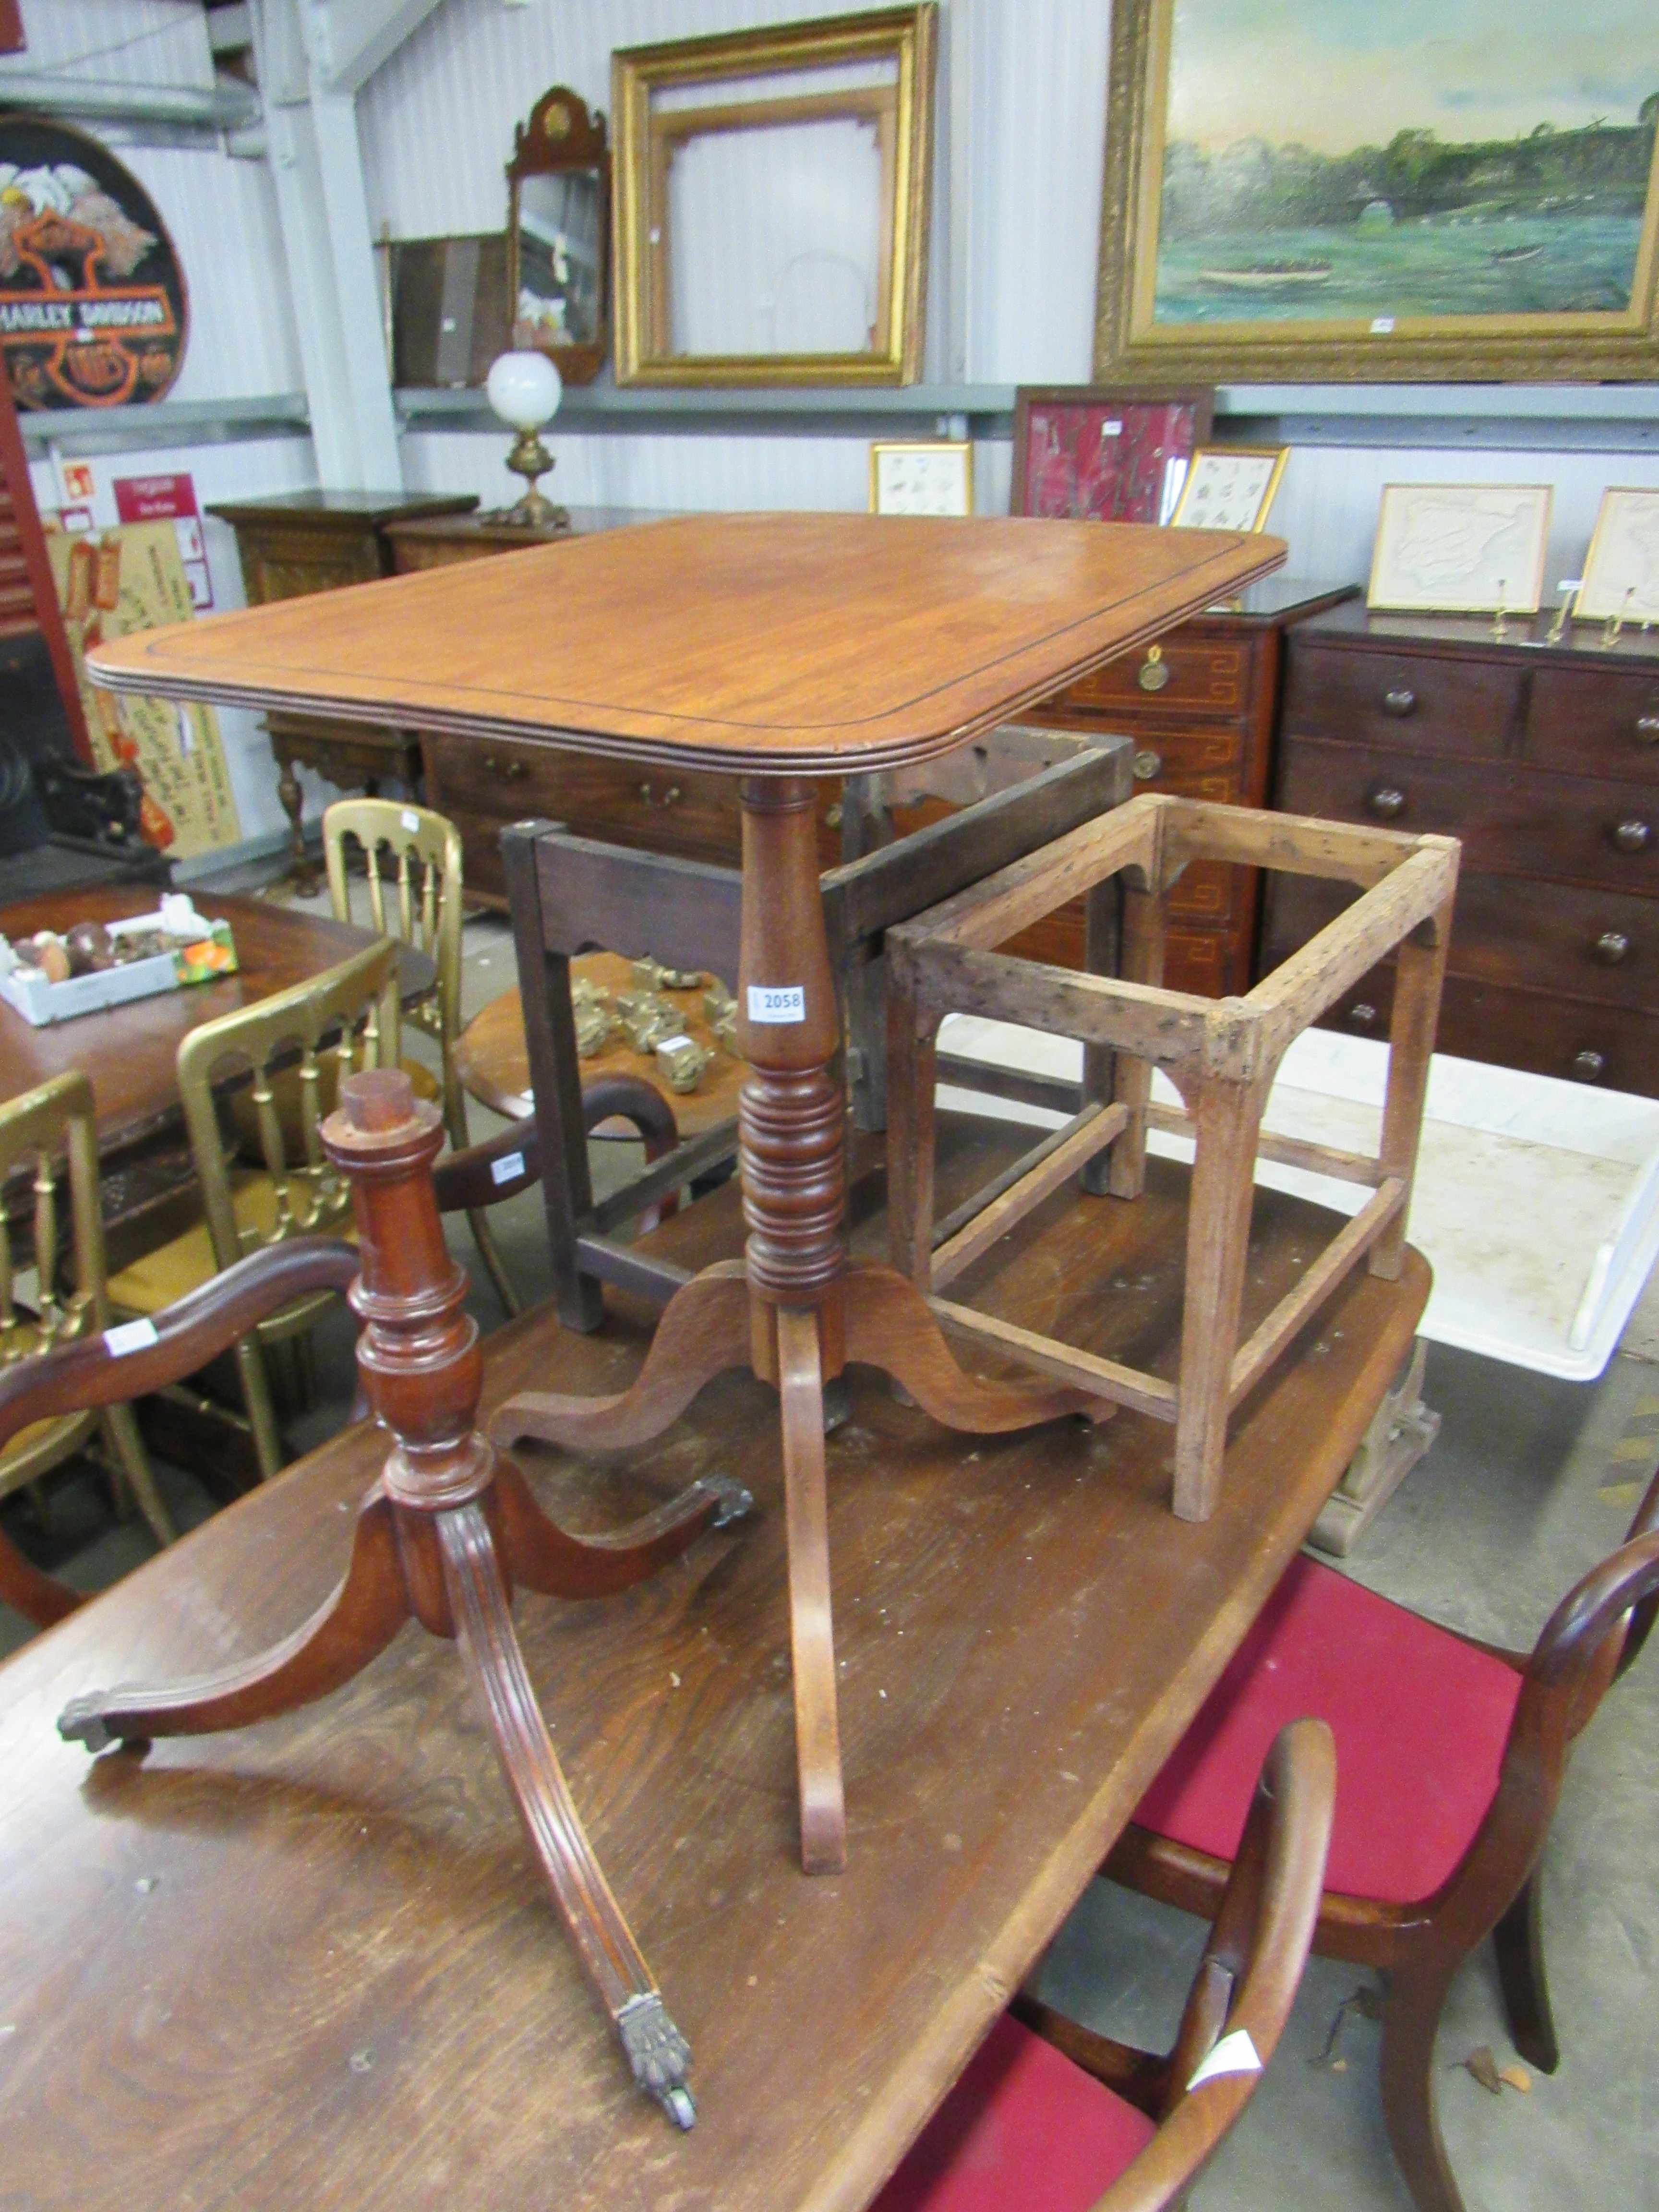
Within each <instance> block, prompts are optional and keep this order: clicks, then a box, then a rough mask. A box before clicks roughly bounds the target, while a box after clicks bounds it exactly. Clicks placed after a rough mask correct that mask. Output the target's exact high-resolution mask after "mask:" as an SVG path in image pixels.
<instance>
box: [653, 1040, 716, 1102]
mask: <svg viewBox="0 0 1659 2212" xmlns="http://www.w3.org/2000/svg"><path fill="white" fill-rule="evenodd" d="M713 1058H714V1054H712V1053H710V1052H708V1051H707V1050H705V1048H703V1047H702V1045H700V1044H698V1043H697V1042H696V1040H695V1039H694V1038H692V1037H689V1036H672V1037H664V1038H663V1039H661V1041H660V1042H659V1044H658V1046H657V1066H658V1067H659V1069H660V1071H661V1073H662V1075H663V1078H664V1079H665V1082H666V1083H667V1085H668V1087H669V1089H670V1090H671V1091H695V1090H696V1087H697V1084H698V1081H699V1079H701V1077H702V1072H703V1070H704V1068H705V1067H707V1066H708V1063H709V1061H710V1060H712V1059H713Z"/></svg>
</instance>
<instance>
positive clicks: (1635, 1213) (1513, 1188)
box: [939, 1015, 1659, 1383]
mask: <svg viewBox="0 0 1659 2212" xmlns="http://www.w3.org/2000/svg"><path fill="white" fill-rule="evenodd" d="M940 1044H941V1047H942V1048H944V1049H945V1050H947V1051H950V1052H952V1053H957V1054H962V1055H963V1057H965V1058H968V1059H973V1060H987V1061H990V1062H992V1063H994V1064H995V1065H997V1066H1004V1067H1012V1068H1017V1069H1018V1070H1020V1071H1021V1072H1022V1073H1027V1074H1042V1075H1056V1076H1063V1077H1066V1078H1068V1079H1070V1080H1072V1081H1073V1082H1075V1081H1076V1080H1077V1079H1078V1078H1079V1075H1080V1073H1081V1071H1082V1049H1081V1048H1080V1047H1079V1046H1078V1045H1076V1044H1074V1043H1073V1042H1070V1041H1069V1040H1068V1039H1066V1038H1063V1037H1052V1036H1043V1035H1042V1034H1040V1033H1039V1032H1038V1031H1036V1030H1026V1029H1019V1028H1016V1027H1015V1026H1014V1025H1013V1024H1010V1023H1006V1022H990V1021H985V1020H982V1019H981V1018H979V1017H977V1016H971V1015H953V1016H951V1018H950V1019H949V1020H948V1021H947V1022H946V1024H945V1029H944V1031H943V1032H942V1033H941V1036H940ZM1387 1060H1388V1055H1387V1048H1386V1047H1385V1046H1383V1045H1382V1044H1380V1043H1373V1042H1370V1041H1369V1040H1368V1039H1365V1038H1362V1037H1345V1036H1336V1035H1334V1034H1333V1033H1332V1032H1330V1031H1328V1030H1305V1031H1304V1033H1303V1035H1302V1036H1299V1037H1298V1038H1297V1040H1296V1042H1295V1043H1294V1044H1293V1045H1292V1046H1291V1048H1290V1050H1289V1051H1288V1052H1287V1053H1286V1054H1285V1060H1284V1063H1283V1065H1282V1066H1281V1067H1280V1069H1279V1080H1278V1082H1277V1083H1276V1084H1275V1085H1273V1095H1272V1097H1271V1098H1270V1099H1269V1101H1268V1104H1267V1117H1266V1121H1267V1127H1269V1128H1270V1129H1273V1130H1276V1131H1278V1132H1279V1133H1281V1134H1283V1135H1285V1136H1295V1137H1303V1138H1312V1139H1317V1140H1319V1141H1321V1142H1323V1143H1325V1144H1330V1145H1337V1146H1342V1147H1344V1148H1346V1149H1347V1150H1350V1151H1353V1152H1375V1151H1376V1144H1377V1135H1378V1130H1379V1127H1380V1124H1381V1119H1382V1104H1383V1077H1384V1073H1385V1071H1386V1067H1387ZM1154 1096H1155V1097H1158V1098H1160V1099H1162V1100H1164V1103H1168V1104H1170V1105H1178V1104H1179V1103H1180V1101H1179V1099H1178V1098H1177V1097H1176V1092H1175V1091H1174V1090H1173V1088H1172V1087H1171V1086H1170V1085H1169V1084H1168V1083H1166V1082H1165V1081H1164V1078H1163V1077H1162V1076H1159V1077H1158V1079H1157V1081H1156V1085H1155V1089H1154ZM939 1100H940V1103H941V1104H948V1105H953V1106H958V1107H967V1108H971V1109H973V1110H975V1111H978V1112H986V1111H991V1110H994V1111H995V1112H997V1113H998V1114H999V1115H1004V1116H1006V1118H1008V1119H1011V1120H1015V1121H1029V1122H1030V1123H1031V1124H1032V1125H1033V1126H1036V1127H1045V1128H1054V1127H1058V1126H1059V1124H1060V1121H1061V1120H1062V1119H1063V1118H1064V1117H1063V1116H1062V1115H1059V1114H1048V1113H1045V1112H1044V1111H1043V1110H1042V1109H1041V1108H1037V1107H1027V1106H1021V1105H1014V1104H1009V1103H1006V1102H1003V1101H1000V1100H999V1101H994V1102H987V1101H986V1100H984V1098H983V1097H981V1096H980V1095H979V1094H975V1093H973V1092H969V1091H957V1090H953V1089H951V1088H950V1087H948V1086H944V1085H942V1086H941V1087H940V1091H939ZM1148 1143H1149V1146H1150V1148H1151V1149H1152V1151H1153V1152H1160V1153H1163V1154H1164V1155H1166V1156H1167V1157H1169V1158H1177V1159H1180V1158H1185V1159H1190V1158H1192V1142H1191V1139H1183V1138H1182V1137H1178V1136H1172V1135H1168V1134H1164V1133H1161V1132H1158V1131H1154V1132H1153V1133H1152V1136H1151V1138H1150V1139H1148ZM1256 1181H1257V1182H1259V1183H1261V1184H1264V1185H1267V1186H1268V1187H1269V1188H1273V1189H1275V1190H1285V1191H1290V1192H1292V1193H1294V1194H1297V1196H1300V1197H1304V1198H1309V1199H1312V1200H1316V1202H1317V1203H1318V1204H1320V1205H1322V1206H1331V1207H1332V1208H1333V1209H1334V1210H1335V1211H1338V1212H1343V1213H1357V1212H1358V1210H1359V1208H1360V1206H1362V1205H1363V1204H1364V1201H1365V1198H1366V1195H1367V1194H1366V1192H1365V1190H1364V1188H1363V1187H1361V1186H1359V1185H1357V1184H1354V1183H1345V1182H1336V1181H1335V1180H1334V1178H1332V1177H1330V1176H1313V1175H1309V1174H1307V1173H1306V1172H1305V1171H1304V1170H1301V1169H1297V1168H1286V1167H1281V1166H1279V1164H1277V1163H1276V1162H1274V1161H1271V1160H1263V1161H1261V1162H1259V1163H1258V1164H1257V1168H1256ZM1410 1236H1411V1240H1412V1242H1413V1244H1415V1245H1416V1246H1417V1247H1418V1249H1419V1251H1421V1252H1422V1253H1423V1255H1425V1258H1426V1259H1427V1260H1428V1261H1429V1264H1430V1266H1431V1267H1432V1268H1433V1270H1434V1290H1433V1291H1432V1293H1431V1297H1430V1299H1429V1304H1428V1307H1427V1310H1426V1311H1425V1314H1424V1316H1423V1322H1422V1333H1423V1334H1424V1335H1425V1336H1427V1337H1430V1338H1432V1339H1433V1340H1434V1341H1435V1342H1437V1343H1439V1344H1453V1345H1458V1346H1462V1348H1463V1349H1464V1350H1466V1351H1468V1352H1483V1353H1485V1354H1486V1356H1487V1357H1488V1358H1492V1359H1504V1360H1508V1361H1510V1363H1511V1364H1514V1365H1516V1366H1518V1367H1529V1368H1532V1369H1534V1370H1536V1371H1537V1372H1538V1373H1540V1374H1544V1375H1557V1376H1562V1377H1563V1378H1564V1379H1565V1380H1566V1381H1569V1382H1585V1383H1587V1382H1591V1381H1593V1380H1594V1379H1595V1376H1598V1375H1599V1374H1600V1373H1601V1370H1602V1369H1603V1368H1604V1367H1605V1366H1606V1365H1607V1360H1608V1359H1609V1358H1610V1357H1611V1356H1612V1353H1613V1349H1614V1347H1615V1346H1616V1345H1617V1344H1618V1341H1619V1339H1620V1335H1621V1334H1622V1333H1623V1330H1624V1328H1625V1324H1626V1322H1627V1321H1628V1319H1629V1318H1630V1313H1631V1309H1632V1306H1633V1305H1634V1304H1635V1303H1636V1301H1637V1299H1638V1297H1639V1296H1640V1295H1641V1291H1642V1288H1643V1285H1644V1283H1645V1282H1646V1280H1647V1279H1648V1275H1649V1273H1650V1270H1651V1269H1652V1267H1653V1265H1654V1262H1655V1260H1656V1258H1659V1100H1656V1099H1651V1098H1634V1097H1630V1096H1628V1095H1627V1094H1626V1093H1624V1092H1622V1091H1598V1090H1595V1089H1594V1088H1592V1087H1591V1086H1589V1085H1585V1084H1580V1083H1564V1082H1560V1081H1558V1080H1557V1079H1555V1078H1554V1077H1553V1076H1547V1075H1527V1074H1523V1073H1522V1072H1521V1071H1520V1070H1519V1069H1517V1068H1510V1067H1488V1066H1486V1065H1485V1064H1484V1063H1483V1062H1480V1061H1478V1060H1455V1059H1453V1058H1451V1057H1450V1056H1449V1055H1448V1054H1443V1053H1437V1054H1435V1056H1434V1060H1433V1064H1432V1066H1431V1072H1430V1077H1429V1094H1428V1108H1427V1112H1426V1114H1425V1119H1424V1124H1423V1143H1422V1150H1421V1153H1420V1155H1419V1162H1418V1170H1417V1182H1416V1185H1415V1188H1414V1189H1413V1194H1412V1212H1411V1223H1410Z"/></svg>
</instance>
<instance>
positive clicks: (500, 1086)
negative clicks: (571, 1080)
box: [455, 952, 749, 1137]
mask: <svg viewBox="0 0 1659 2212" xmlns="http://www.w3.org/2000/svg"><path fill="white" fill-rule="evenodd" d="M571 972H572V975H573V977H574V979H575V980H577V981H586V982H589V983H592V984H595V985H596V986H597V987H599V989H600V990H602V991H609V992H611V994H615V993H617V991H626V990H628V989H629V987H630V986H631V984H632V981H633V972H632V969H630V967H629V963H628V962H627V961H626V960H624V959H623V957H622V956H621V955H620V954H619V953H616V952H585V953H583V955H582V957H581V958H580V960H574V961H573V962H572V963H571ZM663 995H664V997H665V999H666V1000H668V1003H669V1005H670V1006H672V1007H673V1008H674V1009H675V1011H676V1012H677V1013H678V1014H680V1015H681V1016H682V1018H683V1019H684V1028H685V1034H686V1035H687V1036H689V1037H690V1039H691V1041H692V1042H693V1043H694V1044H700V1045H702V1047H703V1048H704V1049H705V1050H706V1051H712V1052H713V1054H714V1059H713V1060H710V1062H709V1063H708V1066H707V1067H706V1068H705V1069H704V1070H703V1072H702V1075H701V1076H699V1077H698V1079H697V1087H696V1090H695V1091H671V1090H670V1089H669V1088H668V1086H667V1085H665V1083H664V1082H663V1081H662V1079H661V1078H660V1077H659V1075H658V1073H657V1066H656V1061H655V1060H654V1059H653V1056H652V1055H651V1054H649V1053H645V1052H635V1050H634V1049H633V1048H632V1047H631V1046H629V1045H627V1044H614V1045H608V1046H607V1047H606V1048H605V1050H604V1051H603V1052H599V1053H595V1054H594V1055H593V1057H592V1060H583V1062H582V1081H583V1083H584V1084H589V1083H598V1082H599V1081H600V1080H601V1079H603V1078H604V1077H605V1076H607V1075H631V1076H635V1077H636V1078H638V1079H640V1080H641V1082H645V1083H648V1084H650V1085H652V1087H653V1089H654V1090H657V1091H661V1092H662V1095H663V1097H665V1098H666V1099H667V1101H668V1103H669V1104H670V1105H671V1107H672V1108H673V1109H674V1119H675V1121H676V1122H677V1123H678V1127H679V1132H680V1134H681V1136H683V1137H698V1136H701V1135H702V1133H703V1131H704V1130H705V1129H714V1128H718V1127H720V1123H721V1122H722V1121H732V1119H733V1118H734V1116H735V1115H736V1114H737V1110H738V1091H740V1090H741V1089H742V1088H743V1079H744V1076H745V1075H746V1074H747V1073H748V1072H749V1071H748V1069H747V1068H746V1067H745V1066H744V1063H743V1061H742V1060H739V1059H738V1058H737V1056H736V1055H735V1054H732V1053H729V1052H727V1051H726V1048H725V1047H724V1046H723V1045H721V1044H719V1043H717V1042H716V1041H715V1039H714V1036H713V1034H712V1033H711V1031H710V1030H709V1027H708V1023H707V1022H706V1021H705V1020H704V1019H703V1014H702V992H701V991H700V990H698V991H665V993H664V994H663ZM455 1072H456V1073H457V1074H458V1075H459V1077H460V1079H461V1082H462V1084H463V1085H464V1086H465V1090H466V1091H467V1094H468V1096H469V1097H473V1098H476V1099H477V1102H478V1103H479V1104H480V1105H481V1106H487V1107H488V1108H489V1110H490V1112H491V1113H492V1114H502V1115H506V1117H507V1120H508V1121H528V1120H529V1119H530V1117H531V1115H532V1114H533V1113H534V1112H535V1110H536V1100H535V1095H534V1093H533V1092H532V1090H531V1088H530V1059H529V1054H528V1051H527V1049H526V1044H525V1036H524V1000H522V999H521V998H520V995H519V994H518V993H517V992H516V991H503V992H502V994H501V997H500V998H499V999H492V1000H490V1002H489V1005H488V1006H486V1007H485V1008H484V1009H483V1012H482V1013H478V1014H475V1015H474V1016H473V1018H472V1019H471V1021H470V1022H469V1023H468V1024H467V1025H466V1029H465V1033H464V1034H463V1036H462V1037H461V1041H460V1042H459V1044H458V1045H457V1046H456V1048H455ZM622 1128H623V1125H622V1124H621V1123H620V1122H618V1121H615V1120H612V1121H602V1122H601V1123H600V1125H599V1130H598V1131H597V1134H599V1135H601V1136H608V1135H610V1134H611V1133H612V1132H613V1131H617V1132H618V1133H620V1132H621V1130H622ZM628 1133H629V1135H632V1134H634V1132H633V1131H632V1130H629V1131H628Z"/></svg>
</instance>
